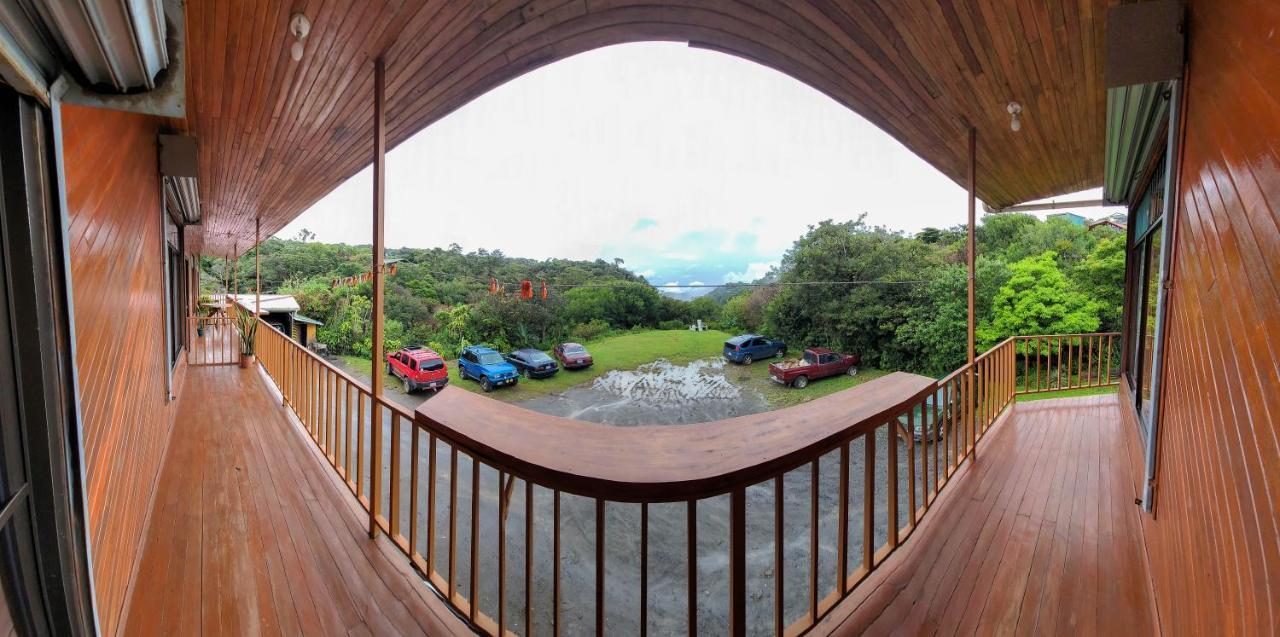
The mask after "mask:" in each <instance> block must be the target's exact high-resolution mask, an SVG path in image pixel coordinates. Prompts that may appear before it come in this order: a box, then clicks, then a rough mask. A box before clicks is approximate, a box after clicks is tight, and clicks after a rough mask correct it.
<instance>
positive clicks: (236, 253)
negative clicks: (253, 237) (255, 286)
mask: <svg viewBox="0 0 1280 637" xmlns="http://www.w3.org/2000/svg"><path fill="white" fill-rule="evenodd" d="M231 296H232V297H233V298H239V296H240V242H239V241H237V242H235V244H234V245H233V246H232V248H231Z"/></svg>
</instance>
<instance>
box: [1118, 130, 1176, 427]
mask: <svg viewBox="0 0 1280 637" xmlns="http://www.w3.org/2000/svg"><path fill="white" fill-rule="evenodd" d="M1166 187H1167V184H1166V179H1165V171H1164V156H1163V153H1162V154H1161V157H1160V158H1159V159H1158V160H1157V164H1156V167H1155V169H1154V170H1153V171H1152V175H1151V180H1150V181H1149V182H1148V183H1147V186H1146V190H1145V191H1144V192H1143V194H1142V198H1141V199H1139V200H1138V204H1137V205H1136V206H1135V207H1134V208H1133V219H1134V227H1133V234H1132V237H1133V239H1132V244H1131V245H1130V247H1129V254H1128V258H1129V263H1130V264H1132V265H1131V277H1132V278H1131V279H1130V280H1131V282H1132V285H1131V287H1130V289H1129V294H1130V299H1129V325H1128V338H1129V340H1130V344H1129V356H1128V361H1127V363H1128V365H1127V367H1128V376H1129V384H1130V386H1131V387H1133V388H1134V390H1135V391H1134V407H1135V408H1137V410H1138V414H1139V416H1140V417H1139V422H1140V424H1141V426H1142V428H1143V433H1144V434H1146V433H1147V432H1149V431H1150V428H1151V393H1152V392H1151V390H1152V387H1153V385H1154V381H1155V379H1154V377H1153V374H1152V368H1153V367H1154V362H1155V353H1156V349H1157V346H1156V327H1157V323H1158V321H1157V320H1156V310H1157V306H1158V301H1159V297H1160V281H1161V268H1162V263H1161V258H1160V247H1161V244H1162V242H1163V239H1164V229H1165V228H1164V223H1163V218H1162V217H1163V214H1164V199H1165V196H1164V195H1165V189H1166Z"/></svg>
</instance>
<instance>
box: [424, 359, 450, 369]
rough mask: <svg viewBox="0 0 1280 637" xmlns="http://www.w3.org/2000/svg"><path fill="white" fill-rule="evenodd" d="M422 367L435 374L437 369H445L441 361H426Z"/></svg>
mask: <svg viewBox="0 0 1280 637" xmlns="http://www.w3.org/2000/svg"><path fill="white" fill-rule="evenodd" d="M420 367H421V368H422V369H423V370H425V371H428V372H434V371H436V370H437V369H440V368H441V367H444V361H442V360H439V359H436V360H430V361H424V362H423V363H422V365H421V366H420Z"/></svg>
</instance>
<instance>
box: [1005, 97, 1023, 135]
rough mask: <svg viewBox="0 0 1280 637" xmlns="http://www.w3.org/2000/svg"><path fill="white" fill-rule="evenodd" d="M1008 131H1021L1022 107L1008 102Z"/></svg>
mask: <svg viewBox="0 0 1280 637" xmlns="http://www.w3.org/2000/svg"><path fill="white" fill-rule="evenodd" d="M1008 110H1009V130H1012V131H1013V132H1015V133H1016V132H1018V131H1020V130H1022V117H1021V116H1022V105H1021V104H1019V103H1017V102H1009V106H1008Z"/></svg>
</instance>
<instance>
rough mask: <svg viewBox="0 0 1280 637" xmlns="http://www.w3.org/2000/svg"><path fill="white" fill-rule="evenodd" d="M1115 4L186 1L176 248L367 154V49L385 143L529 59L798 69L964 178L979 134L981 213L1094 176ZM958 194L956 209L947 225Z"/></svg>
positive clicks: (228, 241)
mask: <svg viewBox="0 0 1280 637" xmlns="http://www.w3.org/2000/svg"><path fill="white" fill-rule="evenodd" d="M1110 4H1115V0H1069V1H1067V0H1064V1H1063V2H1049V3H1028V2H1017V1H1016V0H968V1H965V2H956V3H949V2H936V1H935V0H856V1H855V0H805V1H794V2H785V1H779V0H709V1H708V0H704V1H701V2H695V1H693V0H686V1H683V2H670V1H667V2H658V1H645V0H600V1H596V0H592V1H587V0H567V1H566V0H491V1H488V2H480V1H475V2H440V1H438V0H436V1H425V2H424V1H413V0H406V1H396V0H384V1H382V2H377V1H370V2H355V1H348V0H306V1H303V0H295V1H294V2H292V3H284V2H279V1H278V0H239V1H237V2H223V1H220V0H190V1H189V2H188V4H187V35H188V43H189V48H188V62H189V65H188V68H189V69H190V70H189V75H188V77H187V86H188V90H187V94H188V98H189V103H188V105H187V119H186V120H185V121H175V122H171V124H172V125H174V127H176V128H179V129H183V130H186V131H188V132H190V133H191V134H194V135H196V136H197V137H198V138H199V140H200V171H201V172H200V189H201V198H202V201H203V205H204V218H205V222H204V224H203V225H202V226H197V227H193V228H191V230H190V231H189V232H190V234H189V235H188V241H189V244H190V245H191V246H192V247H193V249H194V250H195V251H198V252H202V253H204V254H215V255H223V254H227V253H230V252H232V251H233V250H234V249H236V248H237V247H238V249H239V250H244V249H246V248H247V247H248V246H251V245H252V244H253V237H254V218H255V216H257V215H259V214H260V215H261V217H262V232H263V236H269V235H270V234H271V233H274V232H275V231H277V230H279V229H280V228H281V227H283V226H284V225H285V224H287V223H288V222H289V221H291V220H292V219H293V218H295V217H296V216H297V215H298V214H300V213H301V212H302V211H304V210H306V209H307V208H308V207H309V206H310V205H311V204H313V203H314V202H315V201H317V200H318V199H320V198H321V197H322V196H324V195H325V194H326V193H328V192H329V191H331V190H332V189H333V188H335V187H337V186H338V184H340V183H342V181H343V180H345V179H347V178H349V177H350V176H352V175H354V174H355V173H356V172H358V171H359V170H360V169H361V168H363V167H364V166H366V165H368V164H369V163H370V162H371V160H372V158H371V153H372V140H371V137H372V115H373V113H372V105H373V65H372V58H373V57H374V56H375V55H376V54H377V53H378V52H379V51H385V56H386V64H387V99H388V110H387V122H388V136H389V139H388V141H389V143H390V145H391V146H392V147H394V146H396V145H398V144H399V143H400V142H403V141H404V140H405V139H407V138H408V137H409V136H411V135H413V134H414V133H415V132H417V131H419V130H421V129H422V128H424V127H426V126H428V125H430V124H431V123H432V122H434V121H436V120H438V119H440V118H441V117H444V116H445V115H447V114H448V113H450V112H451V111H453V110H454V109H457V108H458V107H460V106H462V105H463V104H465V103H467V102H468V101H470V100H472V99H474V98H476V97H477V96H479V95H481V94H483V93H484V92H486V91H488V90H490V89H492V88H494V87H496V86H498V85H500V84H502V83H503V82H506V81H508V80H510V79H512V78H514V77H517V76H519V75H521V74H523V73H526V72H528V71H530V70H532V69H535V68H537V67H540V66H543V65H545V64H549V63H551V62H554V61H556V60H560V59H563V58H565V57H568V56H571V55H574V54H577V53H581V52H583V51H587V50H590V49H594V48H599V47H602V46H607V45H611V44H619V43H624V42H635V41H645V40H665V41H679V42H688V43H689V44H690V45H691V46H697V47H702V48H707V49H714V50H717V51H722V52H725V53H730V54H733V55H737V56H741V57H744V58H747V59H750V60H754V61H756V62H759V63H761V64H764V65H766V66H769V67H772V68H774V69H777V70H779V71H781V72H783V73H786V74H788V75H791V76H792V77H794V78H796V79H798V80H800V81H802V82H805V83H806V84H808V85H810V86H812V87H814V88H816V89H817V90H820V91H822V92H823V93H825V94H827V95H829V96H831V97H832V98H833V99H835V100H836V101H837V102H840V103H841V104H844V105H845V106H847V107H849V108H850V109H852V110H853V111H855V112H857V113H859V114H860V115H862V116H863V117H865V118H867V119H868V120H870V121H871V122H872V123H874V124H876V125H877V126H879V127H880V128H882V129H884V130H885V131H886V132H888V133H889V134H890V135H892V136H893V137H895V138H896V139H898V140H899V141H901V142H902V143H903V144H905V145H906V146H907V147H908V148H910V149H911V150H912V151H914V152H915V153H916V154H918V155H920V156H921V157H922V158H924V159H925V160H926V161H928V162H929V163H930V164H932V165H933V166H935V167H937V168H938V170H940V171H942V172H943V173H944V174H946V175H947V176H948V177H950V178H951V179H953V180H955V181H956V182H957V183H963V180H964V177H965V173H966V170H967V153H968V151H967V137H966V134H967V130H968V128H969V127H970V126H974V127H976V128H977V129H978V137H979V147H978V153H979V157H978V193H979V196H980V198H981V199H982V200H983V201H985V202H987V203H989V204H991V205H993V206H1004V205H1009V204H1012V203H1017V202H1022V201H1027V200H1031V199H1037V198H1040V197H1047V196H1051V195H1055V194H1061V193H1065V192H1071V191H1075V190H1081V189H1084V188H1090V187H1096V186H1099V185H1101V183H1102V160H1103V134H1104V114H1105V105H1106V104H1105V103H1106V94H1105V90H1104V87H1103V81H1102V55H1103V54H1102V49H1103V42H1104V31H1103V25H1104V18H1105V15H1106V8H1107V6H1108V5H1110ZM291 5H297V6H291ZM293 10H302V11H303V12H304V13H306V15H307V16H308V17H309V18H310V19H311V22H312V31H311V35H310V36H309V37H308V38H307V40H306V55H305V56H304V57H303V59H302V61H301V62H293V61H292V60H291V59H290V57H289V44H290V43H291V40H290V39H289V37H288V35H287V33H286V28H287V24H288V21H289V15H290V13H291V11H293ZM1010 101H1018V102H1020V103H1021V104H1022V105H1023V127H1022V131H1021V132H1020V133H1013V132H1011V131H1010V129H1009V115H1008V113H1007V112H1006V110H1005V107H1006V104H1007V103H1008V102H1010ZM514 107H516V105H513V108H514ZM902 186H904V187H909V184H902ZM370 202H372V195H371V197H370ZM964 206H965V204H964V202H963V201H957V202H956V221H957V223H960V222H962V221H963V218H964V214H963V210H964ZM440 212H442V213H447V212H448V211H440ZM352 214H359V215H366V214H368V211H367V210H353V211H352Z"/></svg>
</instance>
